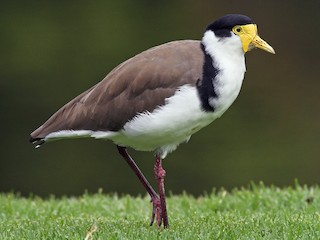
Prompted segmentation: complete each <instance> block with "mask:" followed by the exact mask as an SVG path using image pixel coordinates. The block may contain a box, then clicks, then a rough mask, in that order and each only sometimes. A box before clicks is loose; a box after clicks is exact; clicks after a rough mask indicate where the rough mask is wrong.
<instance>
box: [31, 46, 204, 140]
mask: <svg viewBox="0 0 320 240" xmlns="http://www.w3.org/2000/svg"><path fill="white" fill-rule="evenodd" d="M202 65H203V53H202V51H201V48H200V42H199V41H192V40H185V41H175V42H170V43H167V44H163V45H160V46H157V47H154V48H151V49H149V50H147V51H144V52H142V53H140V54H138V55H136V56H135V57H133V58H131V59H129V60H127V61H125V62H124V63H122V64H120V65H119V66H118V67H116V68H115V69H114V70H112V71H111V72H110V73H109V74H108V75H107V76H106V77H105V78H104V79H103V80H102V81H101V82H100V83H98V84H96V85H95V86H94V87H92V88H90V89H88V90H87V91H85V92H84V93H82V94H80V95H79V96H77V97H76V98H74V99H73V100H71V101H70V102H69V103H67V104H66V105H65V106H63V107H62V108H61V109H60V110H58V111H57V112H56V113H55V114H53V115H52V116H51V117H50V118H49V119H48V120H47V121H46V122H45V123H44V124H43V125H42V126H41V127H39V128H38V129H37V130H35V131H34V132H33V133H32V134H31V138H32V139H33V140H35V139H41V138H44V137H45V136H46V135H48V134H49V133H52V132H56V131H60V130H94V131H96V130H101V131H117V130H119V129H121V128H122V127H123V126H124V124H125V123H126V122H127V121H128V120H130V119H132V118H133V117H134V116H136V115H137V114H138V113H142V112H145V111H149V112H151V111H152V110H154V109H155V108H156V107H157V106H159V105H163V104H164V103H165V99H166V98H168V97H170V96H172V95H173V94H174V92H175V91H176V89H177V88H178V87H179V86H182V85H184V84H190V85H192V86H194V85H195V84H196V81H197V80H198V79H199V78H200V77H201V75H202Z"/></svg>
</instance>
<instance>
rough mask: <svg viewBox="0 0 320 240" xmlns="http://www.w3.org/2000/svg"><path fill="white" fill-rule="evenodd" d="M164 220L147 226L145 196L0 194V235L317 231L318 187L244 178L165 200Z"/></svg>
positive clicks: (277, 235) (260, 235)
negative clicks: (236, 184) (234, 184)
mask: <svg viewBox="0 0 320 240" xmlns="http://www.w3.org/2000/svg"><path fill="white" fill-rule="evenodd" d="M167 204H168V210H169V220H170V228H169V229H166V230H163V229H157V227H156V226H152V227H150V226H148V222H149V217H150V214H151V205H150V203H149V198H148V197H131V196H121V197H119V196H117V195H116V194H113V195H106V194H103V193H102V192H99V193H97V194H93V195H92V194H84V195H83V196H81V197H76V198H75V197H71V198H70V197H63V198H59V199H58V198H55V197H50V198H48V199H41V198H39V197H29V198H24V197H21V196H19V195H16V194H11V193H9V194H1V195H0V239H86V240H90V239H91V240H92V239H193V240H194V239H320V189H319V187H318V186H315V187H306V186H299V185H298V184H296V186H295V187H289V188H283V189H280V188H277V187H274V186H272V187H266V186H264V185H263V184H258V185H255V184H252V185H251V186H250V187H248V188H246V189H234V190H233V191H231V192H227V191H224V190H220V191H218V192H215V191H213V192H212V193H210V194H205V195H203V196H201V197H197V198H195V197H193V196H190V195H187V194H182V195H177V196H176V195H173V196H169V197H168V200H167Z"/></svg>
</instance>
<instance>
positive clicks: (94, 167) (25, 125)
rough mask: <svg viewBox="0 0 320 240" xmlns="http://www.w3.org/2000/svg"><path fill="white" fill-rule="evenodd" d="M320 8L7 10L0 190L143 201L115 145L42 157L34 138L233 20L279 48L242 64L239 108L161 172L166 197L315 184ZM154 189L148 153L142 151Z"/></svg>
mask: <svg viewBox="0 0 320 240" xmlns="http://www.w3.org/2000/svg"><path fill="white" fill-rule="evenodd" d="M319 9H320V1H315V0H314V1H297V0H296V1H276V0H273V1H237V0H233V1H212V0H211V1H191V0H189V1H186V0H181V1H150V0H145V1H142V0H141V1H132V0H126V1H64V2H62V1H43V2H40V1H39V2H33V1H21V2H19V1H1V3H0V123H1V138H0V192H7V191H12V190H13V191H19V192H21V193H22V194H24V195H28V194H30V193H34V194H37V195H41V196H48V194H51V193H53V194H57V195H77V194H81V193H83V192H84V191H85V189H87V190H88V191H89V192H96V191H97V189H98V188H100V187H101V188H103V189H104V191H105V192H119V193H130V194H138V193H141V194H144V190H143V189H142V187H141V186H140V185H139V183H138V181H137V180H136V177H135V176H134V174H133V173H132V172H131V171H130V169H129V168H128V166H127V165H126V163H125V162H124V161H123V160H122V159H121V157H120V156H119V155H118V153H117V150H116V148H115V146H114V145H113V144H112V143H111V142H104V141H97V140H92V139H80V140H65V141H57V142H53V143H49V144H46V145H44V146H43V147H42V148H40V149H37V150H35V149H34V147H33V146H32V145H31V144H29V143H28V139H29V134H30V132H31V131H33V130H34V129H35V128H37V127H38V126H39V125H41V124H42V123H43V122H44V121H45V120H46V119H47V118H48V117H49V116H50V115H51V114H52V113H54V112H55V111H56V110H58V109H59V108H60V107H61V106H62V105H63V104H65V103H66V102H68V101H69V100H71V99H72V98H73V97H75V96H76V95H78V94H80V93H81V92H82V91H84V90H86V89H87V88H89V87H91V86H92V85H94V84H95V83H97V82H98V81H100V80H101V79H102V78H103V77H104V76H105V75H106V74H107V73H108V72H109V71H110V70H112V68H114V67H115V66H116V65H118V64H119V63H121V62H122V61H124V60H126V59H127V58H129V57H132V56H134V55H135V54H137V53H139V52H141V51H143V50H145V49H148V48H150V47H152V46H155V45H159V44H162V43H165V42H168V41H171V40H177V39H200V38H201V37H202V34H203V30H204V28H205V27H206V25H207V24H208V23H210V22H211V21H213V20H215V19H216V18H218V17H220V16H222V15H224V14H227V13H242V14H246V15H248V16H250V17H251V18H253V19H254V20H255V21H256V22H257V23H258V27H259V33H260V36H261V37H262V38H264V39H265V40H266V41H268V42H269V43H270V44H271V45H272V46H273V47H274V49H275V50H276V52H277V54H276V55H271V54H268V53H266V52H263V51H261V50H255V51H253V52H250V53H248V54H247V74H246V77H245V81H244V85H243V88H242V91H241V93H240V96H239V98H238V99H237V101H236V102H235V103H234V104H233V105H232V107H231V108H230V109H229V110H228V111H227V112H226V113H225V114H224V116H223V117H222V118H220V119H219V120H217V121H215V122H214V123H213V124H212V125H210V126H209V127H207V128H205V129H204V130H202V131H200V132H199V133H197V134H195V135H194V136H193V137H192V138H191V140H190V142H189V143H188V144H183V145H181V146H180V147H179V148H178V150H177V151H175V152H174V153H172V154H170V155H169V156H168V157H167V158H166V159H165V162H164V166H165V169H166V170H167V178H166V186H167V190H168V191H172V192H173V193H180V192H181V191H183V190H186V191H187V192H189V193H192V194H195V195H198V194H201V193H203V192H205V191H211V189H212V188H214V187H216V188H220V187H225V188H228V189H229V188H233V187H239V186H246V185H248V184H249V183H250V181H251V180H253V181H260V180H261V181H263V182H265V184H268V185H269V184H275V185H278V186H285V185H291V184H293V183H294V179H295V178H297V179H298V180H299V182H300V183H302V184H304V183H307V184H319V183H320V174H319V169H320V161H319V155H320V147H319V130H320V123H319V118H320V111H319V88H320V81H319V37H320V34H319V33H320V31H319V29H320V27H319V25H320V24H319V23H320V15H319V13H318V11H319ZM131 153H132V154H133V156H134V157H135V158H136V160H137V163H138V165H140V166H141V169H142V170H143V171H144V172H145V174H146V175H147V177H148V178H150V179H152V181H151V182H152V183H154V181H153V163H154V160H153V154H152V153H147V152H145V153H143V152H139V153H138V152H135V151H133V150H131Z"/></svg>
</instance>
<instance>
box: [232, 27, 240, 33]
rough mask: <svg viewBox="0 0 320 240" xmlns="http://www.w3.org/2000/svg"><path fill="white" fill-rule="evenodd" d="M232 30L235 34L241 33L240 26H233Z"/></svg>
mask: <svg viewBox="0 0 320 240" xmlns="http://www.w3.org/2000/svg"><path fill="white" fill-rule="evenodd" d="M232 30H233V32H234V33H235V34H238V33H241V32H242V28H241V27H240V26H235V27H234V28H233V29H232Z"/></svg>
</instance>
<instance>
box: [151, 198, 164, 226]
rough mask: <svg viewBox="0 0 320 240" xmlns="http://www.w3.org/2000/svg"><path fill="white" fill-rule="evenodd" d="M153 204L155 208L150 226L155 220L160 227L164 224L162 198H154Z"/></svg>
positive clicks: (152, 199)
mask: <svg viewBox="0 0 320 240" xmlns="http://www.w3.org/2000/svg"><path fill="white" fill-rule="evenodd" d="M151 202H152V205H153V208H152V215H151V220H150V226H151V225H152V224H153V222H154V219H156V221H157V226H158V227H160V226H161V224H162V211H161V202H160V198H159V197H158V196H155V197H152V198H151Z"/></svg>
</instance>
